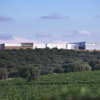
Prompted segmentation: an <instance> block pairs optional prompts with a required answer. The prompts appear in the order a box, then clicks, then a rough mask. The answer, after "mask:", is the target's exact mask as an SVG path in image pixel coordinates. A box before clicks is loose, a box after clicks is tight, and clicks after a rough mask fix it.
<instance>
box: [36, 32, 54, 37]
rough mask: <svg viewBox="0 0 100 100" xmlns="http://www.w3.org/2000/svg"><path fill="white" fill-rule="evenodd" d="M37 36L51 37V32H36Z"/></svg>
mask: <svg viewBox="0 0 100 100" xmlns="http://www.w3.org/2000/svg"><path fill="white" fill-rule="evenodd" d="M36 36H37V37H52V36H51V34H47V33H36Z"/></svg>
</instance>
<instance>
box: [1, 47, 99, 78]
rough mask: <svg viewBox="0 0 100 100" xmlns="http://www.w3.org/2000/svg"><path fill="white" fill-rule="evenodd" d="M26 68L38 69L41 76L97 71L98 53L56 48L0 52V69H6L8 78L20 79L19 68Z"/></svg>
mask: <svg viewBox="0 0 100 100" xmlns="http://www.w3.org/2000/svg"><path fill="white" fill-rule="evenodd" d="M26 66H27V67H29V66H30V67H34V68H37V69H39V70H40V72H41V75H44V74H52V73H68V72H77V71H90V70H98V69H100V67H99V66H100V52H99V51H93V52H89V51H75V50H65V49H59V50H58V49H57V48H53V49H49V48H45V49H35V50H33V49H29V48H28V49H25V50H24V49H19V50H16V49H12V50H1V51H0V68H5V69H7V71H8V77H9V78H16V77H20V75H19V70H20V68H24V67H26ZM64 66H66V67H64Z"/></svg>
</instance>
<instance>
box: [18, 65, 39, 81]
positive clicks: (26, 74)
mask: <svg viewBox="0 0 100 100" xmlns="http://www.w3.org/2000/svg"><path fill="white" fill-rule="evenodd" d="M19 75H20V77H22V78H25V79H26V80H27V81H28V82H29V81H32V80H35V79H37V78H39V77H40V71H39V69H36V68H34V67H24V68H21V69H20V70H19Z"/></svg>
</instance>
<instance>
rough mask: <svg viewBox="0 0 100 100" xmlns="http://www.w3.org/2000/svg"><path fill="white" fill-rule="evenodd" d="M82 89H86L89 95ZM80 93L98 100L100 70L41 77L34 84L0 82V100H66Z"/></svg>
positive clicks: (20, 79) (17, 80)
mask: <svg viewBox="0 0 100 100" xmlns="http://www.w3.org/2000/svg"><path fill="white" fill-rule="evenodd" d="M83 87H86V88H88V89H89V90H90V91H91V93H90V92H88V91H87V90H85V89H84V88H83ZM66 88H67V90H66ZM81 88H83V89H82V90H81ZM62 89H64V90H62ZM71 90H73V91H72V92H71ZM80 91H83V92H82V94H84V95H86V94H85V93H88V94H89V95H90V94H93V98H95V100H98V99H97V98H96V97H98V96H99V95H100V92H99V91H100V70H98V71H88V72H87V71H84V72H74V73H73V72H70V73H63V74H62V73H60V74H49V75H42V76H41V77H40V78H39V79H37V80H35V81H34V82H27V81H26V80H25V79H23V78H15V79H13V80H5V81H0V100H37V99H40V98H45V99H46V98H49V97H55V99H57V100H62V99H63V98H61V97H64V99H63V100H66V99H65V98H66V97H68V94H70V95H72V96H73V97H74V96H77V95H78V94H79V95H82V94H81V93H80ZM63 94H65V96H63ZM90 96H92V95H90ZM86 97H87V95H86ZM76 100H77V99H76ZM82 100H84V99H82ZM85 100H86V98H85ZM88 100H89V99H88ZM90 100H91V99H90Z"/></svg>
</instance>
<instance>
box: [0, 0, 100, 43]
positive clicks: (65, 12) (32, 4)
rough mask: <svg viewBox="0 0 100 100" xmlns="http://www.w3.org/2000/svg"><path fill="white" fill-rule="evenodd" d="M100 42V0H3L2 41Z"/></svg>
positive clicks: (0, 4)
mask: <svg viewBox="0 0 100 100" xmlns="http://www.w3.org/2000/svg"><path fill="white" fill-rule="evenodd" d="M82 41H99V42H100V0H0V43H22V42H29V43H30V42H32V43H55V44H56V43H59V44H60V43H74V42H82Z"/></svg>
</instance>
